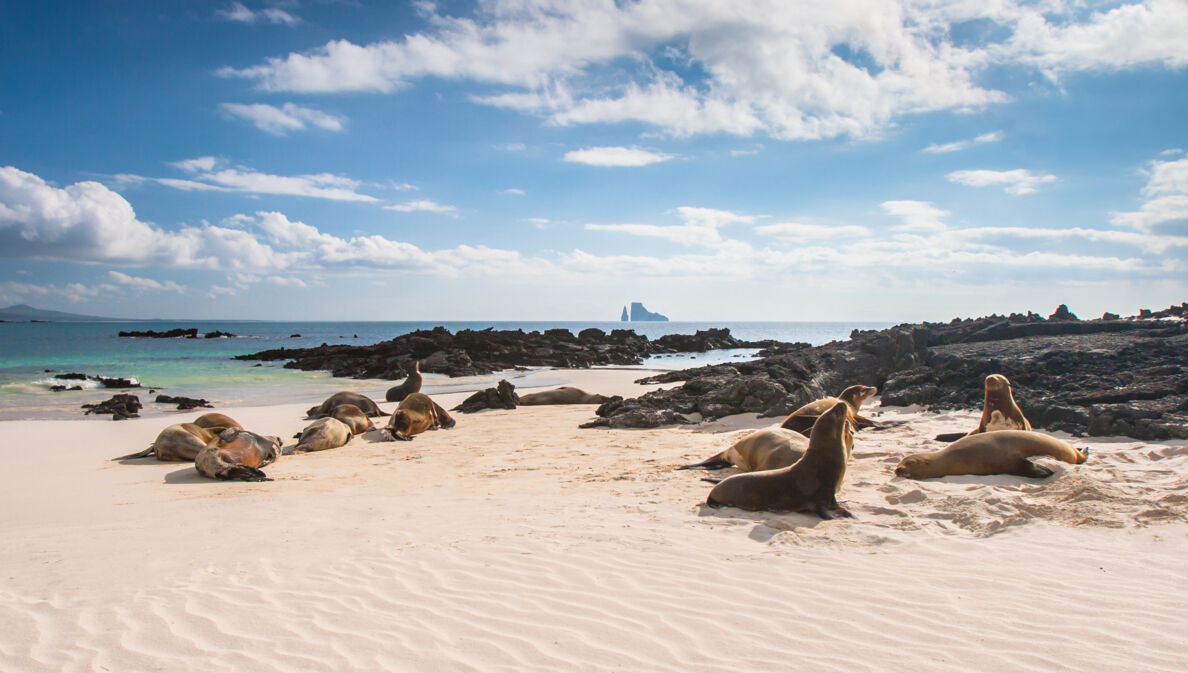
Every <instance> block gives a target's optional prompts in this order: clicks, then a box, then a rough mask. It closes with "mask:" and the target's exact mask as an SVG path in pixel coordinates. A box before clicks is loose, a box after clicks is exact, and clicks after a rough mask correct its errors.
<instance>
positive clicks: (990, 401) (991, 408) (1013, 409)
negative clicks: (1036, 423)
mask: <svg viewBox="0 0 1188 673" xmlns="http://www.w3.org/2000/svg"><path fill="white" fill-rule="evenodd" d="M1030 429H1031V423H1029V422H1028V421H1027V417H1026V416H1024V415H1023V412H1022V411H1021V410H1020V409H1019V405H1017V404H1015V397H1014V395H1012V394H1011V382H1010V381H1008V380H1007V377H1005V376H1003V375H1002V374H991V375H990V376H987V377H986V402H985V404H984V405H983V406H982V419H981V420H980V421H978V427H977V428H975V429H973V430H972V431H970V433H969V434H971V435H976V434H978V433H979V432H995V431H998V430H1030Z"/></svg>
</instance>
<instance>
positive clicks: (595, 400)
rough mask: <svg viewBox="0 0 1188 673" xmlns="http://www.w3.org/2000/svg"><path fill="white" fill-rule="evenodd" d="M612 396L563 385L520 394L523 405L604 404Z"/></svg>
mask: <svg viewBox="0 0 1188 673" xmlns="http://www.w3.org/2000/svg"><path fill="white" fill-rule="evenodd" d="M609 399H610V398H609V397H607V396H606V395H599V394H597V393H588V392H586V391H584V390H582V389H581V388H574V387H573V386H561V387H560V388H554V389H553V390H543V391H541V392H539V393H528V394H527V395H520V405H521V406H533V405H541V404H602V403H603V402H606V401H607V400H609Z"/></svg>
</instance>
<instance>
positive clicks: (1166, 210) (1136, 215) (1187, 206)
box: [1110, 159, 1188, 232]
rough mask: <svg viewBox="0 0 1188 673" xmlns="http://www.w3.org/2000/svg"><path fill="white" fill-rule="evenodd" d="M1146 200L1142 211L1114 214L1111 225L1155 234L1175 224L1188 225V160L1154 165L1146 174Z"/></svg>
mask: <svg viewBox="0 0 1188 673" xmlns="http://www.w3.org/2000/svg"><path fill="white" fill-rule="evenodd" d="M1147 175H1148V180H1147V184H1146V185H1145V186H1144V187H1143V190H1142V195H1143V196H1144V197H1146V200H1145V201H1143V203H1142V205H1141V206H1140V207H1139V210H1137V211H1133V212H1123V213H1114V215H1113V217H1112V218H1111V220H1110V221H1111V222H1113V223H1114V224H1122V225H1129V226H1132V227H1134V228H1136V229H1138V230H1140V231H1144V232H1154V231H1155V230H1156V229H1157V228H1158V227H1160V226H1163V225H1166V224H1169V223H1173V222H1188V159H1177V160H1173V161H1159V160H1156V161H1152V162H1151V164H1150V168H1149V169H1148V171H1147Z"/></svg>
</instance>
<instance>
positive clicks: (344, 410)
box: [330, 404, 375, 435]
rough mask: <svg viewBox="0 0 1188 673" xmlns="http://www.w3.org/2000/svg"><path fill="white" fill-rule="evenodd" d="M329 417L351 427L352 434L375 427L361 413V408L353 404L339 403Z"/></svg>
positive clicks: (359, 433) (365, 415)
mask: <svg viewBox="0 0 1188 673" xmlns="http://www.w3.org/2000/svg"><path fill="white" fill-rule="evenodd" d="M330 418H336V419H338V420H340V421H342V422H343V423H346V425H347V427H348V428H350V429H351V434H352V435H361V434H363V433H364V432H367V431H368V430H371V429H373V428H375V423H372V422H371V419H370V418H368V417H367V414H365V413H363V410H362V409H360V408H359V407H356V406H355V405H353V404H340V405H338V406H337V407H334V410H333V411H331V412H330Z"/></svg>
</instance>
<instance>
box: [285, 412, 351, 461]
mask: <svg viewBox="0 0 1188 673" xmlns="http://www.w3.org/2000/svg"><path fill="white" fill-rule="evenodd" d="M349 441H351V428H350V426H349V425H347V424H346V423H343V422H342V421H340V420H338V419H337V418H334V417H332V416H326V417H324V418H319V419H318V420H316V421H314V422H313V423H310V424H309V425H308V426H306V428H305V429H304V430H302V431H301V432H300V434H298V435H297V446H295V447H293V453H308V452H310V451H325V450H326V449H337V448H338V447H340V446H343V445H344V444H346V443H347V442H349Z"/></svg>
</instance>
